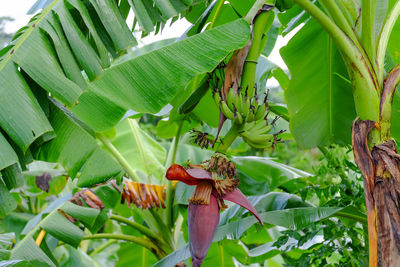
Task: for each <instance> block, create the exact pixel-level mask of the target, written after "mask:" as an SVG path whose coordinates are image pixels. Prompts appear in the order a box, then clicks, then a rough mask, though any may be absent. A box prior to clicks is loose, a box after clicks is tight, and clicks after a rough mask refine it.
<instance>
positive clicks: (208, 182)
mask: <svg viewBox="0 0 400 267" xmlns="http://www.w3.org/2000/svg"><path fill="white" fill-rule="evenodd" d="M195 166H196V168H190V169H185V168H184V167H182V166H180V165H177V164H173V165H172V166H171V167H170V168H169V169H168V170H167V174H166V177H167V179H168V180H178V181H181V182H183V183H185V184H188V185H196V190H195V192H194V194H193V197H192V198H191V199H189V214H188V228H189V248H190V254H191V256H192V263H193V267H196V266H201V264H202V262H203V260H204V258H205V257H206V255H207V251H208V249H209V247H210V245H211V243H212V240H213V238H214V235H215V232H216V230H217V226H218V222H219V210H220V209H224V208H225V204H224V201H223V200H228V201H232V202H234V203H236V204H238V205H240V206H242V207H243V208H245V209H247V210H248V211H250V212H251V213H252V214H253V215H254V216H255V217H256V218H257V219H258V221H259V222H260V224H261V225H263V223H262V221H261V219H260V218H259V216H258V214H257V211H256V210H255V209H254V207H253V206H252V205H251V203H250V202H249V201H248V200H247V198H246V197H245V196H244V195H243V193H242V192H241V191H240V190H239V189H238V188H237V185H238V180H237V179H217V180H215V179H213V178H212V177H213V175H212V174H211V173H210V172H209V171H207V170H205V169H203V168H202V167H201V165H195Z"/></svg>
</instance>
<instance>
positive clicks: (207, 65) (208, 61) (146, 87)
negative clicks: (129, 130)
mask: <svg viewBox="0 0 400 267" xmlns="http://www.w3.org/2000/svg"><path fill="white" fill-rule="evenodd" d="M249 33H250V30H249V26H248V24H247V23H246V22H245V21H244V20H236V21H233V22H231V23H228V24H225V25H222V26H220V27H216V28H213V29H211V30H209V31H205V32H203V33H200V34H198V35H196V36H193V37H190V38H187V39H184V40H181V41H179V42H176V43H173V44H170V45H167V46H164V47H162V48H160V49H157V50H154V51H152V52H150V53H147V54H144V55H141V56H138V57H135V58H133V59H131V60H127V61H124V62H123V63H119V64H117V65H114V66H112V67H111V68H109V69H107V70H106V71H105V72H104V75H103V76H102V77H100V78H99V79H97V80H95V81H93V82H92V83H91V85H90V87H89V92H87V93H84V94H83V95H82V96H81V98H80V99H79V104H78V105H76V106H75V107H74V108H73V109H72V111H73V112H74V113H75V114H76V115H77V116H78V117H80V118H81V119H82V120H84V121H85V122H86V123H88V124H89V125H90V126H91V127H92V128H94V129H95V130H96V131H104V130H106V129H107V128H110V127H111V126H113V125H115V123H116V122H117V121H118V120H119V119H121V117H122V116H123V113H124V112H123V111H125V110H128V109H133V110H135V111H138V112H147V113H157V112H158V111H160V110H161V108H162V107H164V106H165V105H166V104H167V103H168V101H170V100H171V99H172V98H173V97H174V96H175V94H176V93H177V92H178V90H179V89H181V88H183V87H184V86H185V85H186V84H187V83H189V82H190V81H191V80H192V79H193V77H195V76H196V75H198V74H201V73H206V72H210V71H212V70H213V69H214V68H215V67H216V66H217V65H218V64H219V62H221V61H222V60H223V59H224V58H225V57H226V56H227V54H228V53H229V52H231V51H233V50H235V49H238V48H240V47H242V46H244V45H245V44H246V42H247V40H248V38H249ZM86 94H90V97H86ZM99 105H102V106H104V105H105V107H104V109H99ZM121 108H122V109H123V110H122V111H121ZM94 109H95V110H94ZM114 110H115V111H116V112H114ZM93 111H94V112H93ZM115 114H117V115H115Z"/></svg>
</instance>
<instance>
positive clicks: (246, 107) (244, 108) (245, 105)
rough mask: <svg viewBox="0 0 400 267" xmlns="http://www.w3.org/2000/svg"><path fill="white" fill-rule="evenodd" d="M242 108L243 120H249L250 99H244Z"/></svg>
mask: <svg viewBox="0 0 400 267" xmlns="http://www.w3.org/2000/svg"><path fill="white" fill-rule="evenodd" d="M241 106H242V115H243V118H247V116H248V115H249V113H250V98H248V97H247V98H243V100H242V103H241Z"/></svg>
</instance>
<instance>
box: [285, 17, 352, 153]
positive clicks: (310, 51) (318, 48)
mask: <svg viewBox="0 0 400 267" xmlns="http://www.w3.org/2000/svg"><path fill="white" fill-rule="evenodd" d="M280 52H281V55H282V57H283V59H284V61H285V63H286V64H287V66H288V68H289V70H290V73H291V76H292V77H291V80H290V84H289V88H288V89H287V90H286V91H285V98H286V103H287V106H288V110H289V115H290V130H291V133H292V134H293V136H294V137H295V139H296V141H297V143H298V144H299V145H300V146H302V147H306V148H311V147H315V146H319V145H327V144H331V143H339V144H348V143H350V141H351V139H350V127H351V124H352V120H354V118H355V117H356V113H355V108H354V103H353V97H352V89H351V84H350V81H349V79H348V75H347V71H346V68H345V66H344V63H343V60H342V58H341V55H340V53H339V52H338V50H337V49H336V48H335V45H334V44H333V42H332V40H331V39H330V38H329V36H328V34H327V33H326V32H324V31H323V30H322V28H321V26H319V24H318V23H317V22H316V21H314V20H313V19H312V20H310V21H309V22H307V23H306V25H305V26H304V27H303V28H302V29H301V30H300V31H299V32H298V33H297V34H296V35H295V36H294V37H293V38H292V39H291V40H290V41H289V43H288V45H287V46H285V47H283V48H282V49H281V51H280Z"/></svg>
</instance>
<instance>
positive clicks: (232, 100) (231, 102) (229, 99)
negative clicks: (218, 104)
mask: <svg viewBox="0 0 400 267" xmlns="http://www.w3.org/2000/svg"><path fill="white" fill-rule="evenodd" d="M226 103H227V104H228V107H229V108H230V109H231V110H233V105H236V104H235V92H233V90H232V88H230V89H229V92H228V95H227V96H226Z"/></svg>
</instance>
